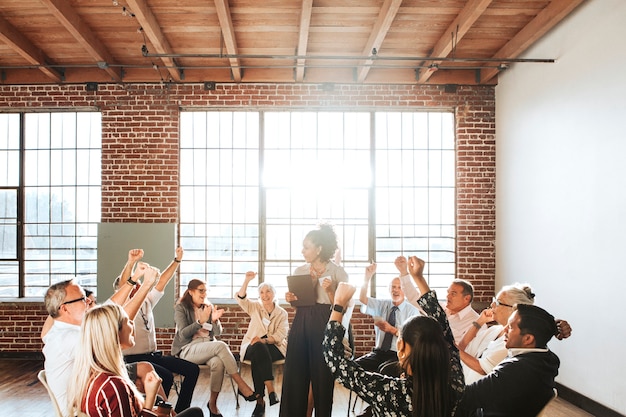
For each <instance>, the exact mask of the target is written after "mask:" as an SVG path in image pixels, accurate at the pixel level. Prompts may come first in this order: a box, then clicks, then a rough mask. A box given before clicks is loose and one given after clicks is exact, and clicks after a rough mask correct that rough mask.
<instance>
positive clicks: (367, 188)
mask: <svg viewBox="0 0 626 417" xmlns="http://www.w3.org/2000/svg"><path fill="white" fill-rule="evenodd" d="M180 162H181V164H180V166H181V172H180V187H181V213H180V214H181V216H180V226H181V227H180V235H181V236H180V237H181V244H182V245H183V247H184V248H185V260H186V261H185V262H184V263H183V264H182V265H181V292H182V290H184V288H185V286H186V284H187V282H188V281H189V280H190V279H192V278H200V279H203V280H206V281H207V282H208V284H209V286H210V292H211V297H214V298H231V297H232V296H233V294H234V292H236V291H237V289H238V288H239V286H240V285H241V282H242V280H243V276H244V274H245V272H246V271H248V270H254V271H258V272H259V277H260V279H261V280H264V281H268V282H271V283H273V284H274V285H275V286H276V287H277V291H278V294H279V295H282V294H284V292H285V291H286V279H285V277H286V276H287V275H289V274H290V273H291V272H292V271H293V270H294V269H295V267H296V266H298V265H300V264H302V263H303V259H302V255H301V254H300V251H301V248H302V239H303V238H304V236H305V234H306V233H307V232H308V231H309V230H311V229H312V228H314V227H315V225H316V224H317V223H319V222H320V221H327V222H330V223H332V224H333V225H335V229H336V231H337V233H338V235H339V238H340V249H341V261H342V265H343V266H344V267H345V268H346V270H347V271H348V273H349V275H350V279H351V281H352V282H353V283H355V284H359V285H360V283H361V282H362V277H363V271H364V268H365V266H366V265H368V264H369V262H370V261H375V262H377V263H378V273H377V276H376V280H375V287H374V289H373V290H374V294H376V293H379V294H383V296H384V295H386V294H387V293H388V292H387V288H388V284H389V281H390V279H391V278H392V277H393V276H397V270H396V269H395V267H394V265H393V262H394V260H395V258H396V257H397V256H399V255H405V256H410V255H418V256H420V257H422V258H424V259H425V260H426V261H427V262H428V275H429V280H430V284H431V286H432V287H433V288H435V289H437V288H446V287H447V286H448V284H449V282H450V280H451V279H452V278H453V277H454V274H455V198H454V196H455V152H454V117H453V114H452V113H441V112H402V113H400V112H339V111H337V112H313V111H302V112H296V111H284V112H277V111H267V112H230V111H215V112H212V111H207V112H205V111H186V112H183V113H182V114H181V161H180Z"/></svg>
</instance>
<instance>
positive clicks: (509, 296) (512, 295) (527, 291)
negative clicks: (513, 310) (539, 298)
mask: <svg viewBox="0 0 626 417" xmlns="http://www.w3.org/2000/svg"><path fill="white" fill-rule="evenodd" d="M499 294H502V295H504V298H506V301H507V302H508V303H509V304H511V305H517V304H534V303H535V294H534V293H533V289H532V288H531V287H530V285H529V284H520V283H519V282H516V283H515V284H512V285H505V286H504V287H502V289H501V290H500V292H499Z"/></svg>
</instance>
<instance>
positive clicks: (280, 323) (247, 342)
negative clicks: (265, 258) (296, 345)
mask: <svg viewBox="0 0 626 417" xmlns="http://www.w3.org/2000/svg"><path fill="white" fill-rule="evenodd" d="M255 277H256V273H255V272H252V271H248V272H246V276H245V278H244V281H243V284H242V285H241V288H240V289H239V291H238V292H237V295H236V296H235V301H237V304H239V306H240V307H241V308H242V309H243V311H245V312H246V313H247V314H248V315H249V316H250V324H249V325H248V330H247V332H246V334H245V336H244V337H243V340H242V341H241V348H240V350H239V352H240V355H241V357H242V358H243V359H245V360H249V361H250V367H251V368H252V380H253V381H254V392H256V393H257V394H260V396H259V399H258V400H257V404H256V406H255V408H254V411H253V412H252V417H262V416H263V415H264V414H265V401H264V400H263V397H264V396H265V388H266V387H267V392H268V396H269V400H270V406H272V405H274V404H278V402H279V400H278V397H277V395H276V391H275V390H274V382H273V381H274V375H273V373H272V371H273V367H272V363H273V362H275V361H277V360H280V359H285V353H286V352H287V334H288V333H289V321H288V316H287V311H285V309H284V308H282V307H281V306H279V305H278V303H277V302H276V290H275V289H274V286H273V285H272V284H270V283H268V282H263V283H261V284H260V285H259V287H258V292H259V299H258V300H257V301H252V300H250V299H249V298H247V294H246V291H247V289H248V285H249V284H250V281H252V280H253V279H254V278H255Z"/></svg>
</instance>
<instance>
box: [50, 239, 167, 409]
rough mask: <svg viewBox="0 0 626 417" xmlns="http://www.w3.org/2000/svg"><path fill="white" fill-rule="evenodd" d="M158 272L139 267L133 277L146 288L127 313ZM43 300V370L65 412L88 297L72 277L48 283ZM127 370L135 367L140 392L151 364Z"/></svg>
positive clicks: (128, 307) (128, 309)
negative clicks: (141, 278) (44, 318)
mask: <svg viewBox="0 0 626 417" xmlns="http://www.w3.org/2000/svg"><path fill="white" fill-rule="evenodd" d="M142 252H143V251H142ZM157 273H158V271H157V270H156V269H155V268H151V267H150V266H149V265H147V264H142V265H141V268H138V270H137V271H136V274H135V277H134V278H135V279H138V278H137V277H138V276H141V275H143V276H144V284H145V287H146V288H145V289H144V290H143V291H142V292H141V294H139V293H138V295H137V296H136V297H137V300H136V301H135V302H134V303H132V304H131V303H127V304H126V305H125V306H124V309H125V310H126V312H127V313H129V312H130V313H131V314H133V316H134V315H135V314H136V313H137V309H138V305H141V302H142V301H143V299H144V298H145V296H146V294H147V292H148V288H150V287H152V285H153V284H154V281H155V280H156V276H157ZM125 291H128V292H130V291H129V290H128V289H125V290H124V291H121V292H125ZM112 299H113V297H112ZM107 302H112V301H107ZM44 303H45V306H46V310H47V311H48V314H49V318H48V320H47V321H46V324H44V329H43V330H42V334H41V338H42V340H43V342H44V347H43V350H42V351H43V354H44V356H45V362H44V369H45V371H46V379H47V380H48V384H49V385H50V388H51V390H52V393H53V394H54V396H55V398H56V400H57V403H58V404H59V407H61V410H62V412H63V413H64V414H65V413H66V411H67V386H68V383H69V379H70V378H71V376H72V367H73V365H74V354H75V349H76V346H78V344H79V343H80V325H81V323H82V322H83V317H84V315H85V311H86V310H87V309H88V308H89V306H90V305H91V300H90V299H88V298H87V297H86V295H85V292H84V290H83V289H82V287H81V286H80V285H78V284H76V283H75V282H74V281H73V280H67V281H62V282H59V283H56V284H54V285H51V286H50V287H49V288H48V290H47V291H46V295H45V299H44ZM137 303H139V304H137ZM50 321H51V322H52V323H51V324H50ZM130 369H132V370H136V371H135V372H136V377H137V381H136V383H137V388H139V390H140V391H143V384H142V383H141V380H142V379H143V377H144V376H145V375H146V374H147V373H149V372H151V371H154V367H153V366H152V365H151V364H150V363H148V362H141V363H138V364H136V365H134V364H133V366H132V367H131V368H130ZM131 378H132V376H131ZM133 379H134V378H133ZM159 395H161V396H162V397H163V398H166V397H165V394H164V392H163V390H162V389H160V392H159Z"/></svg>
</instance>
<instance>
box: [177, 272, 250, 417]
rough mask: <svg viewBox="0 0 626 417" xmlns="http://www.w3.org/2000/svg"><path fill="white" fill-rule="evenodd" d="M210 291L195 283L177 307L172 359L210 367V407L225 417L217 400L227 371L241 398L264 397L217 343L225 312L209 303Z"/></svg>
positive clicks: (216, 416) (215, 415) (213, 414)
mask: <svg viewBox="0 0 626 417" xmlns="http://www.w3.org/2000/svg"><path fill="white" fill-rule="evenodd" d="M206 291H207V288H206V283H205V282H204V281H201V280H199V279H192V280H191V281H189V284H187V290H185V293H184V294H183V296H182V297H180V300H178V303H177V304H176V307H174V322H175V323H176V334H175V335H174V341H173V342H172V355H174V356H178V357H180V358H181V359H185V360H187V361H189V362H193V363H195V364H198V365H204V364H206V365H208V366H209V367H210V369H211V388H210V389H211V395H210V397H209V402H208V404H207V407H208V408H209V414H210V416H211V417H222V415H221V413H220V411H219V409H218V407H217V397H218V396H219V394H220V391H221V390H222V383H223V381H224V371H226V372H228V375H230V376H231V378H232V379H233V381H235V383H236V384H237V386H238V387H239V391H238V395H241V396H242V397H244V398H245V399H246V401H256V400H257V399H258V398H259V397H260V394H256V393H255V392H254V391H253V390H252V388H250V387H249V386H248V384H246V381H244V380H243V378H242V377H241V375H239V372H238V368H237V361H236V360H235V357H234V356H233V354H232V353H231V351H230V349H229V348H228V345H227V344H226V343H224V342H222V341H220V340H216V339H215V337H216V336H219V335H220V334H221V333H222V323H220V317H222V314H224V310H223V309H218V308H215V306H213V304H211V303H210V302H209V301H208V300H207V299H206Z"/></svg>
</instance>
